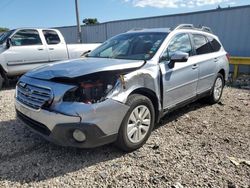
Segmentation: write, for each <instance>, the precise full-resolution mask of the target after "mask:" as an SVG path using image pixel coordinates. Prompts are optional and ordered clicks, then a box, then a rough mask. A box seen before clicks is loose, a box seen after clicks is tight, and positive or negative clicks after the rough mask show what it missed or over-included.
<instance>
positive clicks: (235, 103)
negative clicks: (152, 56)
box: [0, 88, 250, 188]
mask: <svg viewBox="0 0 250 188" xmlns="http://www.w3.org/2000/svg"><path fill="white" fill-rule="evenodd" d="M249 91H250V90H242V89H232V88H226V89H225V90H224V94H223V98H222V101H221V103H219V104H216V105H213V106H209V105H206V104H205V103H203V102H202V101H201V102H197V103H194V104H191V105H189V106H188V107H185V108H182V109H180V110H177V111H176V112H173V113H171V114H170V115H168V116H166V117H165V118H164V120H163V121H162V123H160V124H159V125H157V126H156V129H155V130H154V131H153V133H152V135H151V137H150V139H149V140H148V142H147V144H146V145H145V146H144V147H143V148H141V149H139V150H138V151H135V152H132V153H127V154H126V153H123V152H121V151H119V150H118V149H116V148H115V147H114V146H113V145H108V146H104V147H100V148H96V149H92V150H80V149H74V148H63V147H59V146H55V145H53V144H51V143H49V142H47V141H45V140H44V139H42V138H41V137H39V136H38V135H36V134H34V133H32V132H31V131H30V130H29V129H28V128H26V127H25V126H24V125H23V123H21V122H20V121H19V120H16V118H15V110H14V103H13V95H14V89H6V90H3V91H0V187H19V186H25V187H38V186H39V187H72V186H77V187H79V186H82V187H122V186H123V187H178V188H181V187H182V186H183V187H231V188H233V187H246V188H249V187H250V166H248V165H247V164H241V165H239V166H235V165H234V164H233V163H232V162H230V160H229V159H228V158H227V157H236V158H242V159H246V160H250V92H249Z"/></svg>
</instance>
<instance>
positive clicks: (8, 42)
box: [6, 38, 11, 49]
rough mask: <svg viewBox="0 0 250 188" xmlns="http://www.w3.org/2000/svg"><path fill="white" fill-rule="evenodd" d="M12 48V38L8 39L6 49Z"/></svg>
mask: <svg viewBox="0 0 250 188" xmlns="http://www.w3.org/2000/svg"><path fill="white" fill-rule="evenodd" d="M10 46H11V38H7V40H6V48H7V49H8V48H10Z"/></svg>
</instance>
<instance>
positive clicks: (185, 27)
mask: <svg viewBox="0 0 250 188" xmlns="http://www.w3.org/2000/svg"><path fill="white" fill-rule="evenodd" d="M178 29H194V30H199V31H205V32H208V33H213V32H212V30H211V28H210V27H206V26H201V27H194V25H193V24H180V25H178V26H177V27H176V28H175V29H174V30H178Z"/></svg>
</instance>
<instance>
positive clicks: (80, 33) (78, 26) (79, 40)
mask: <svg viewBox="0 0 250 188" xmlns="http://www.w3.org/2000/svg"><path fill="white" fill-rule="evenodd" d="M75 6H76V22H77V41H78V43H82V31H81V25H80V20H79V11H78V0H75Z"/></svg>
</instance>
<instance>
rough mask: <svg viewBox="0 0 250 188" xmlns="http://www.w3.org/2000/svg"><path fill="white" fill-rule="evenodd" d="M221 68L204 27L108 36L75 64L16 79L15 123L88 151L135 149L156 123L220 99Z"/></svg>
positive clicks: (216, 45) (214, 41) (218, 50)
mask: <svg viewBox="0 0 250 188" xmlns="http://www.w3.org/2000/svg"><path fill="white" fill-rule="evenodd" d="M228 72H229V64H228V55H227V52H226V51H225V50H224V48H223V47H222V44H221V43H220V41H219V39H218V37H217V36H215V35H214V34H212V32H211V30H210V29H209V28H208V27H202V28H195V27H194V26H193V25H190V24H182V25H179V26H178V27H176V28H175V29H162V28H159V29H140V30H133V31H129V32H126V33H123V34H120V35H118V36H115V37H113V38H111V39H109V40H108V41H106V42H104V43H103V44H102V45H101V46H100V47H98V48H97V49H95V50H94V51H92V52H90V53H89V54H87V55H85V57H83V58H81V59H75V60H69V61H63V62H58V63H53V64H48V65H47V66H43V67H40V68H37V69H34V70H32V71H30V72H28V73H26V74H25V75H24V76H22V77H21V78H20V80H19V81H18V83H17V86H16V95H15V106H16V112H17V116H18V117H19V118H20V119H21V120H23V121H24V122H25V124H26V125H27V126H29V127H30V128H32V129H33V130H34V131H35V132H37V133H39V134H40V135H42V136H43V137H45V138H46V139H48V140H50V141H52V142H54V143H57V144H59V145H63V146H73V147H79V148H90V147H96V146H100V145H104V144H107V143H112V142H115V143H116V144H117V145H118V146H119V147H120V148H121V149H123V150H125V151H132V150H135V149H137V148H139V147H141V146H142V145H143V144H144V143H145V142H146V141H147V139H148V137H149V136H150V133H151V131H152V129H153V127H154V124H155V123H157V122H158V121H159V120H160V118H161V117H163V116H164V115H165V114H166V113H168V112H170V111H171V110H174V109H176V108H178V107H180V106H183V105H185V104H187V103H190V102H192V101H194V100H196V99H198V98H201V97H203V98H206V100H208V101H209V102H210V103H216V102H218V101H219V100H220V98H221V95H222V90H223V87H224V84H225V81H226V80H227V78H228Z"/></svg>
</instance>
